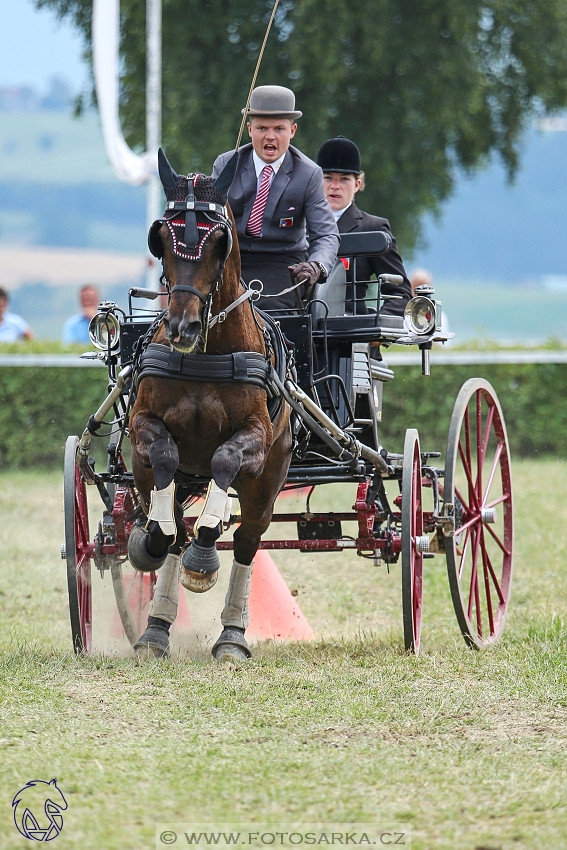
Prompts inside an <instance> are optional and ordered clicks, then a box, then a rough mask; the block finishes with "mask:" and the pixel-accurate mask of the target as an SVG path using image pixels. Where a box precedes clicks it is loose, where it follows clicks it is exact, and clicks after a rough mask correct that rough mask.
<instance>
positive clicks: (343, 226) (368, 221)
mask: <svg viewBox="0 0 567 850" xmlns="http://www.w3.org/2000/svg"><path fill="white" fill-rule="evenodd" d="M337 224H338V227H339V233H352V232H353V231H368V230H385V231H386V232H387V233H389V234H390V236H391V237H392V239H393V243H392V248H391V249H390V251H389V252H388V253H387V254H382V256H379V257H361V258H360V259H358V260H357V261H356V277H357V280H366V281H367V280H369V279H370V277H371V276H372V273H373V272H374V274H375V275H376V277H378V275H379V274H385V273H390V274H401V275H402V276H403V278H404V282H403V283H402V284H400V286H396V285H395V284H391V283H385V284H384V285H383V286H382V289H381V292H382V293H383V294H384V295H401V296H402V300H398V299H387V300H386V301H385V302H384V306H383V307H382V309H381V310H380V313H382V314H387V315H389V316H392V315H398V316H399V315H402V314H403V312H404V307H405V305H406V304H407V302H408V301H409V299H410V298H411V286H410V282H409V280H408V276H407V274H406V271H405V269H404V264H403V261H402V258H401V257H400V255H399V254H398V251H397V247H396V240H395V238H394V236H393V234H392V231H391V230H390V222H389V221H388V219H387V218H381V217H380V216H377V215H370V213H366V212H363V211H362V210H359V208H358V207H357V206H356V204H355V203H354V202H353V203H352V204H351V205H350V207H349V208H348V209H347V210H346V211H345V212H344V213H343V214H342V216H341V217H340V218H339V220H338V222H337ZM352 279H353V261H352V259H350V268H349V269H347V281H349V282H350V283H351V284H352ZM349 289H350V293H349ZM367 289H368V284H367V283H357V285H356V298H357V299H360V298H364V297H365V295H366V290H367ZM349 294H350V297H351V298H352V286H351V287H350V288H347V298H348V297H349ZM361 308H362V309H361ZM356 310H357V313H361V312H363V313H366V312H367V309H366V306H365V305H364V303H361V302H360V301H358V303H357V305H356Z"/></svg>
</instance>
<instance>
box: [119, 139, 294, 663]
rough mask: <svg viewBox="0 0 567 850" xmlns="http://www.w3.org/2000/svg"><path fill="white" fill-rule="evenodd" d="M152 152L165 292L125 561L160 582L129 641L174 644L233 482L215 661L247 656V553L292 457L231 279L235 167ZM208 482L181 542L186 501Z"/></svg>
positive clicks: (253, 322) (264, 352) (147, 649)
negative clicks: (184, 592)
mask: <svg viewBox="0 0 567 850" xmlns="http://www.w3.org/2000/svg"><path fill="white" fill-rule="evenodd" d="M158 165H159V175H160V179H161V183H162V186H163V188H164V191H165V195H166V205H165V211H164V214H163V217H162V218H161V219H158V220H157V221H155V222H154V223H153V224H152V225H151V227H150V231H149V234H148V243H149V247H150V251H151V252H152V254H154V256H156V257H158V258H159V259H161V261H162V264H163V276H162V280H163V281H164V282H165V283H166V284H167V286H168V289H169V293H170V299H169V305H168V308H167V310H166V311H165V312H164V314H163V318H162V320H161V321H160V322H159V325H158V327H157V330H156V331H155V333H153V335H152V336H151V342H150V343H149V344H148V345H147V346H146V348H145V351H144V353H143V354H141V356H140V362H139V366H138V367H137V368H138V371H137V373H136V374H137V394H136V398H135V401H134V404H133V407H132V411H131V415H130V420H129V433H130V441H131V446H132V473H133V477H134V483H135V486H136V489H137V491H138V493H139V496H140V501H141V507H142V510H143V514H144V516H143V517H142V521H141V522H138V523H137V524H135V526H134V528H133V530H132V533H131V536H130V538H129V541H128V555H129V559H130V562H131V563H132V565H133V566H134V567H135V568H136V569H138V570H141V571H143V572H147V571H150V570H156V571H157V582H156V586H155V592H154V598H153V601H152V605H151V608H150V616H149V617H148V625H147V628H146V630H145V632H144V634H143V635H142V636H141V637H140V638H139V640H138V642H137V643H136V645H135V650H136V652H137V653H138V656H139V657H147V656H158V657H159V656H161V657H163V656H167V655H168V654H169V634H168V632H169V627H170V625H171V623H173V621H174V620H175V616H176V613H177V594H178V580H179V579H178V577H179V576H180V579H181V584H182V585H183V586H184V587H186V588H187V589H189V590H191V591H193V592H197V593H202V592H205V591H207V590H209V589H210V588H211V587H212V586H213V585H214V584H215V582H216V579H217V574H218V569H219V566H220V562H219V557H218V554H217V551H216V541H217V539H218V537H219V536H220V534H221V533H222V531H223V524H224V523H226V522H228V520H229V517H230V510H231V508H230V503H231V499H230V497H229V495H228V490H229V488H230V487H232V488H233V489H234V490H235V491H236V494H237V496H238V500H239V503H240V511H241V517H240V522H239V525H238V527H237V528H236V531H235V532H234V536H233V549H234V561H233V564H232V569H231V574H230V580H229V586H228V591H227V594H226V599H225V606H224V609H223V611H222V613H221V623H222V626H223V629H222V632H221V635H220V637H219V638H218V640H217V641H216V643H215V644H214V646H213V648H212V653H213V657H214V658H216V659H217V660H227V659H229V660H237V661H241V660H245V659H247V658H249V657H250V655H251V652H250V648H249V646H248V644H247V642H246V638H245V635H244V633H245V630H246V627H247V626H248V624H249V611H248V596H249V591H250V579H251V572H252V565H253V559H254V555H255V554H256V551H257V549H258V547H259V545H260V541H261V537H262V535H263V534H264V532H265V531H266V530H267V528H268V526H269V525H270V522H271V519H272V515H273V509H274V503H275V500H276V497H277V495H278V493H279V492H280V490H281V489H282V487H283V486H284V484H285V481H286V478H287V472H288V468H289V463H290V458H291V449H292V433H291V425H290V409H289V406H288V404H287V402H286V401H285V400H284V399H283V398H282V397H281V395H280V396H279V397H278V394H277V391H274V386H275V385H274V384H270V379H269V376H270V374H272V371H271V370H273V361H274V350H275V349H276V346H275V345H273V343H272V342H271V340H270V334H269V333H268V327H267V324H266V321H265V320H264V319H265V317H264V318H263V317H262V315H261V314H259V313H258V311H257V310H256V309H255V307H254V306H253V304H252V303H251V297H250V296H251V291H250V290H247V289H246V288H245V287H244V286H243V284H242V281H241V279H240V252H239V249H238V240H237V236H236V227H235V223H234V217H233V215H232V212H231V210H230V206H229V205H228V201H227V195H228V189H229V187H230V180H231V178H232V175H233V174H234V170H233V169H232V174H230V173H229V174H228V175H227V174H225V172H226V171H227V170H229V171H230V163H229V165H228V166H227V167H226V168H225V171H223V173H221V174H220V175H219V177H218V178H217V179H216V181H213V179H212V178H210V177H206V176H205V175H202V174H188V175H185V176H180V175H178V174H177V173H176V172H175V171H174V170H173V168H172V166H171V165H170V163H169V162H168V160H167V157H166V155H165V153H164V152H163V150H161V149H160V151H159V154H158ZM270 395H271V396H272V400H271V401H270V402H269V400H268V397H269V396H270ZM207 482H208V486H207ZM205 487H206V488H207V489H206V496H205V499H204V504H203V507H202V510H201V512H200V514H199V516H198V517H197V520H196V521H195V524H194V528H193V536H192V539H191V541H190V543H189V545H188V546H186V543H187V534H186V529H185V525H184V522H183V504H184V503H187V502H188V501H190V498H194V497H195V496H196V495H197V494H199V493H204V488H205ZM180 555H181V570H180V572H179V557H180Z"/></svg>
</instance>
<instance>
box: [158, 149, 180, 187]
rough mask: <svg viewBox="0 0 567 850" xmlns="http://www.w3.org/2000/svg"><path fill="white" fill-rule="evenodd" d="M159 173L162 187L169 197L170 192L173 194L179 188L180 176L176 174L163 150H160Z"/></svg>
mask: <svg viewBox="0 0 567 850" xmlns="http://www.w3.org/2000/svg"><path fill="white" fill-rule="evenodd" d="M158 171H159V179H160V180H161V185H162V186H163V188H164V189H165V194H166V195H167V193H168V192H171V191H172V190H173V189H175V187H176V186H177V181H178V180H179V175H178V174H176V173H175V171H174V170H173V168H172V167H171V165H170V164H169V160H168V159H167V157H166V155H165V153H164V152H163V148H160V149H159V150H158Z"/></svg>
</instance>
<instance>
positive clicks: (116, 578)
mask: <svg viewBox="0 0 567 850" xmlns="http://www.w3.org/2000/svg"><path fill="white" fill-rule="evenodd" d="M137 505H138V496H137V493H136V490H135V489H134V487H118V488H116V492H115V493H114V507H115V509H118V510H120V512H121V513H122V514H123V515H124V518H125V522H124V524H122V523H121V525H120V531H119V532H118V534H119V537H120V539H119V540H118V541H117V542H118V544H119V545H120V547H121V548H122V549H123V550H124V551H126V549H127V545H128V537H129V535H130V532H131V530H132V523H133V520H134V513H135V510H136V507H137ZM110 572H111V575H112V586H113V589H114V597H115V599H116V607H117V609H118V614H119V616H120V621H121V623H122V628H123V629H124V633H125V635H126V637H127V639H128V641H129V642H130V644H131V645H132V646H134V644H135V643H136V642H137V641H138V638H139V637H140V635H141V634H142V633H143V631H144V630H145V628H146V625H147V619H148V608H149V605H150V602H151V601H152V599H153V595H154V588H155V583H156V580H157V575H156V573H155V572H150V573H141V572H139V571H138V570H135V569H134V568H133V567H132V566H131V565H130V563H129V561H123V562H122V561H119V560H115V561H114V562H113V563H112V564H111V567H110Z"/></svg>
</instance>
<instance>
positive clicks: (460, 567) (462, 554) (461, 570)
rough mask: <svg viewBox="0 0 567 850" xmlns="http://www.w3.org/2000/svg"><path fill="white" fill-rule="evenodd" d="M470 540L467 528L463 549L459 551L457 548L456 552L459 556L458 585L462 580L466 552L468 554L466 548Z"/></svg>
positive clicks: (469, 531) (469, 532)
mask: <svg viewBox="0 0 567 850" xmlns="http://www.w3.org/2000/svg"><path fill="white" fill-rule="evenodd" d="M470 540H471V530H470V528H469V529H468V530H467V536H466V537H465V544H464V546H463V548H462V549H461V550H459V549H458V548H457V552H458V554H459V556H460V562H459V583H460V582H461V581H462V579H463V568H464V566H465V563H466V559H467V552H468V548H469V543H470Z"/></svg>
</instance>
